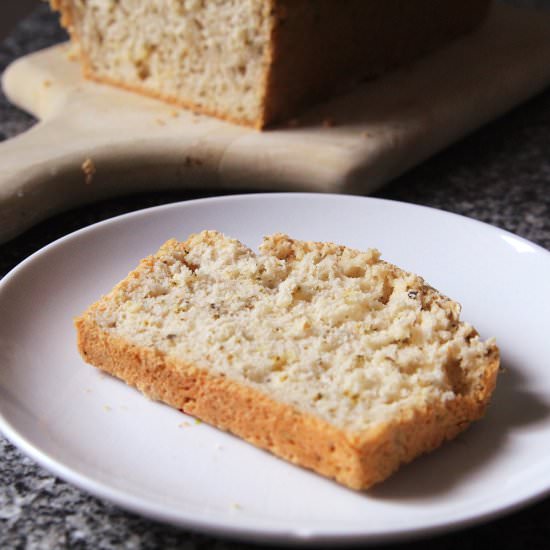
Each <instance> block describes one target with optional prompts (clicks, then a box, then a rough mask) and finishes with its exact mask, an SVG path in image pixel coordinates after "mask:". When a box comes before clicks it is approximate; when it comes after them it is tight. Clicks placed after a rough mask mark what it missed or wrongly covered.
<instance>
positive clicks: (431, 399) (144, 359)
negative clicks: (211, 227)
mask: <svg viewBox="0 0 550 550" xmlns="http://www.w3.org/2000/svg"><path fill="white" fill-rule="evenodd" d="M459 311H460V306H459V305H458V304H457V303H456V302H453V301H451V300H449V299H448V298H446V297H444V296H442V295H441V294H440V293H439V292H437V291H436V290H434V289H433V288H431V287H430V286H428V285H427V284H426V283H425V282H424V280H423V279H421V278H420V277H418V276H416V275H413V274H411V273H407V272H405V271H403V270H401V269H399V268H397V267H396V266H394V265H391V264H389V263H386V262H384V261H382V260H381V259H380V257H379V253H378V252H377V251H376V250H369V251H367V252H359V251H356V250H352V249H349V248H346V247H343V246H337V245H334V244H330V243H314V242H303V241H297V240H293V239H291V238H289V237H287V236H285V235H281V234H277V235H273V236H270V237H267V238H266V239H265V240H264V242H263V244H262V246H261V249H260V253H259V254H256V253H254V252H253V251H252V250H250V249H248V248H247V247H246V246H244V245H243V244H241V243H240V242H238V241H236V240H234V239H230V238H228V237H226V236H224V235H222V234H220V233H217V232H214V231H205V232H202V233H200V234H196V235H192V236H191V237H189V239H188V240H187V241H186V242H183V243H181V242H177V241H175V240H171V241H168V242H167V243H166V244H165V245H163V246H162V247H161V249H160V250H159V251H158V252H157V253H156V254H155V255H154V256H151V257H148V258H146V259H144V260H143V261H142V262H141V263H140V265H139V266H138V267H137V269H136V270H135V271H132V272H131V273H130V274H129V275H128V277H127V278H126V279H124V280H123V281H122V282H121V283H119V284H118V285H117V286H116V287H115V288H114V289H113V290H112V291H111V292H110V293H109V294H107V295H106V296H104V297H103V298H101V299H100V300H99V301H98V302H97V303H95V304H94V305H92V306H91V307H90V308H89V309H88V310H87V311H86V312H85V313H84V314H83V315H82V316H81V317H79V318H78V319H77V320H76V327H77V330H78V345H79V349H80V352H81V354H82V356H83V358H84V359H85V360H86V361H88V362H90V363H92V364H93V365H95V366H97V367H99V368H100V369H103V370H105V371H107V372H109V373H111V374H113V375H115V376H117V377H119V378H121V379H122V380H124V381H125V382H127V383H128V384H130V385H132V386H135V387H137V388H138V389H139V390H140V391H142V392H143V393H145V394H146V395H148V396H149V397H151V398H153V399H155V400H160V401H163V402H165V403H168V404H169V405H171V406H173V407H176V408H178V409H181V410H183V411H184V412H186V413H189V414H191V415H195V416H197V417H198V418H200V419H202V420H204V421H206V422H209V423H211V424H213V425H214V426H217V427H219V428H221V429H223V430H229V431H231V432H233V433H235V434H237V435H239V436H240V437H242V438H244V439H246V440H248V441H250V442H251V443H253V444H255V445H257V446H259V447H262V448H264V449H267V450H269V451H271V452H272V453H274V454H276V455H278V456H280V457H282V458H285V459H287V460H290V461H292V462H294V463H296V464H299V465H301V466H304V467H306V468H311V469H313V470H315V471H317V472H319V473H320V474H323V475H325V476H328V477H331V478H334V479H336V480H337V481H338V482H340V483H343V484H345V485H347V486H349V487H352V488H355V489H364V488H367V487H369V486H371V485H372V484H374V483H376V482H379V481H381V480H383V479H385V478H386V477H388V476H389V475H390V474H391V473H392V472H394V471H395V470H396V469H397V468H398V467H399V465H400V464H402V463H405V462H408V461H410V460H412V459H413V458H414V457H416V456H417V455H419V454H421V453H424V452H426V451H430V450H431V449H434V448H435V447H437V446H438V445H440V444H441V443H442V442H443V441H444V440H446V439H450V438H452V437H454V436H456V435H457V434H458V433H459V432H461V431H462V430H464V429H465V428H466V427H467V426H468V425H469V424H470V423H471V422H472V421H473V420H475V419H477V418H479V417H481V416H482V415H483V413H484V410H485V408H486V406H487V403H488V401H489V398H490V396H491V393H492V391H493V389H494V386H495V380H496V376H497V370H498V365H499V354H498V349H497V347H496V345H495V343H494V341H492V340H490V341H487V342H483V341H481V340H480V338H479V336H478V334H477V333H476V331H475V330H474V328H472V327H471V326H470V325H468V324H466V323H463V322H461V321H460V320H459Z"/></svg>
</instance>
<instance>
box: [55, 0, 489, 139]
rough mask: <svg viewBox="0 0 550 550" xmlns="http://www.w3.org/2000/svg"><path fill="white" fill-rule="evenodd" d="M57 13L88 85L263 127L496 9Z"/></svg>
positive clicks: (241, 5)
mask: <svg viewBox="0 0 550 550" xmlns="http://www.w3.org/2000/svg"><path fill="white" fill-rule="evenodd" d="M50 3H51V5H52V6H53V8H54V9H57V10H59V11H60V12H61V14H62V19H61V22H62V24H63V25H64V26H65V27H66V28H67V29H68V30H69V31H70V33H71V36H72V39H73V41H74V42H75V43H76V44H77V45H78V46H79V47H80V52H81V57H82V61H83V66H84V72H85V75H86V76H88V77H90V78H93V79H96V80H99V81H102V82H106V83H111V84H116V85H118V86H122V87H124V88H128V89H131V90H135V91H139V92H142V93H145V94H149V95H153V96H156V97H159V98H162V99H165V100H168V101H170V102H173V103H177V104H180V105H183V106H184V107H189V108H191V109H194V110H196V111H198V112H201V113H206V114H211V115H215V116H218V117H221V118H224V119H227V120H231V121H234V122H237V123H240V124H244V125H247V126H253V127H256V128H263V127H265V126H266V125H267V124H270V123H272V122H275V121H280V120H282V119H285V118H288V117H290V116H293V115H294V114H296V112H297V111H298V110H300V109H301V108H303V107H304V106H309V105H310V104H311V102H312V101H315V100H318V99H322V98H325V97H328V96H330V95H332V94H334V93H335V92H338V91H341V90H343V89H346V88H348V87H349V86H350V85H351V84H352V83H354V82H357V81H358V80H361V79H364V78H367V77H372V76H375V75H378V74H380V73H382V72H383V71H385V70H387V69H389V68H391V67H393V66H395V65H397V64H400V63H404V62H407V61H410V60H412V59H414V58H415V57H418V56H419V55H422V54H424V53H426V52H428V51H430V50H433V49H434V48H437V47H438V46H440V45H442V44H444V43H446V42H448V41H450V40H452V39H453V38H455V37H456V36H459V35H461V34H464V33H466V32H468V31H470V30H472V29H473V28H475V27H476V26H477V25H479V24H480V23H481V21H482V20H483V18H484V17H485V15H486V13H487V9H488V6H489V4H490V0H446V1H444V2H441V1H440V0H414V1H411V0H392V1H391V2H388V1H385V2H384V1H380V0H208V1H205V0H150V1H147V2H144V1H142V0H120V1H115V0H50ZM451 70H452V69H451ZM455 70H460V67H456V68H455ZM427 89H429V86H427Z"/></svg>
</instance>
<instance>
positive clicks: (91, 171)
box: [81, 158, 97, 185]
mask: <svg viewBox="0 0 550 550" xmlns="http://www.w3.org/2000/svg"><path fill="white" fill-rule="evenodd" d="M81 169H82V172H84V183H85V184H86V185H90V184H91V183H92V182H93V179H94V176H95V174H96V172H97V170H96V167H95V164H94V161H93V160H92V159H91V158H87V159H86V160H85V161H84V162H83V163H82V165H81Z"/></svg>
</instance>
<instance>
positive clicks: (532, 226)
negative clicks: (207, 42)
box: [0, 0, 550, 550]
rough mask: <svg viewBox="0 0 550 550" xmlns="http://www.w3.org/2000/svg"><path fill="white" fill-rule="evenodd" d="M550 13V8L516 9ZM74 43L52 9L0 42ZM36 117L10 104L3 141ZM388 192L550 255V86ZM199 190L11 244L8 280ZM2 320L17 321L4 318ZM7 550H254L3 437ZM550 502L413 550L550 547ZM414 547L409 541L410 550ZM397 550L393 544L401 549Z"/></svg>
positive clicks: (66, 220)
mask: <svg viewBox="0 0 550 550" xmlns="http://www.w3.org/2000/svg"><path fill="white" fill-rule="evenodd" d="M514 3H515V4H529V5H537V6H545V7H548V8H550V1H548V0H545V1H531V2H529V1H515V2H514ZM62 39H64V34H63V32H62V31H60V30H59V29H58V27H57V24H56V19H55V17H54V16H52V15H51V14H49V13H48V10H47V9H46V8H45V7H43V8H40V9H39V10H37V12H35V13H34V14H33V15H32V16H31V17H30V18H28V19H26V20H25V21H24V22H22V23H21V24H20V25H19V26H18V28H17V29H16V30H15V32H14V33H13V34H12V35H11V36H10V37H9V38H8V39H7V40H6V41H5V42H4V43H2V44H1V45H0V71H2V70H3V69H4V68H5V67H6V65H7V64H8V63H9V62H10V61H12V60H13V59H15V58H17V57H19V56H21V55H23V54H25V53H28V52H30V51H33V50H36V49H39V48H42V47H45V46H48V45H50V44H53V43H55V42H58V41H60V40H62ZM32 123H33V119H32V118H31V117H29V116H28V115H26V114H24V113H22V112H20V111H18V110H17V109H15V108H13V107H11V106H10V105H9V104H8V103H7V101H6V100H5V98H4V97H3V96H0V139H5V138H8V137H11V136H14V135H16V134H18V133H19V132H21V131H23V130H25V129H26V128H28V127H30V125H32ZM377 195H378V196H380V197H384V198H390V199H395V200H401V201H406V202H411V203H416V204H423V205H428V206H433V207H436V208H441V209H444V210H447V211H452V212H456V213H459V214H462V215H465V216H469V217H472V218H476V219H478V220H482V221H484V222H487V223H490V224H493V225H496V226H498V227H502V228H504V229H507V230H509V231H512V232H514V233H517V234H518V235H521V236H523V237H526V238H527V239H530V240H532V241H534V242H536V243H538V244H539V245H541V246H543V247H545V248H546V249H548V250H550V90H549V91H546V92H545V93H543V94H541V95H539V96H538V97H536V98H534V99H532V100H531V101H530V102H528V103H526V104H525V105H522V106H520V107H518V108H517V109H515V110H514V111H512V112H511V113H509V114H508V115H506V116H504V117H502V118H501V119H499V120H497V121H495V122H493V123H492V124H490V125H488V126H486V127H484V128H482V129H481V130H479V131H478V132H476V133H475V134H473V135H471V136H469V137H468V138H467V139H465V140H463V141H461V142H460V143H457V144H456V145H454V146H453V147H451V148H449V149H447V150H446V151H444V152H443V153H441V154H439V155H438V156H436V157H435V158H432V159H431V160H430V161H428V162H426V163H424V164H423V165H421V166H419V167H418V168H416V169H414V170H412V171H411V172H409V173H408V174H406V175H405V176H403V177H401V178H399V179H398V180H396V181H394V182H392V183H390V184H389V185H387V186H386V187H384V188H383V189H382V190H381V191H379V192H378V193H377ZM198 196H201V195H200V194H198V193H185V192H180V193H149V194H142V195H136V196H132V197H126V198H121V199H117V200H110V201H105V202H102V203H98V204H94V205H90V206H86V207H83V208H79V209H76V210H72V211H70V212H66V213H64V214H61V215H58V216H56V217H54V218H52V219H50V220H48V221H46V222H43V223H41V224H40V225H39V226H36V227H34V228H33V229H31V230H29V231H28V232H26V233H25V234H24V235H21V236H20V237H18V238H16V239H14V240H13V241H11V242H9V243H7V244H5V245H3V246H0V276H2V275H4V274H5V273H7V272H8V271H9V270H10V269H11V268H13V267H14V266H15V265H17V264H18V263H19V262H20V261H22V260H23V259H24V258H26V257H27V256H28V255H30V254H32V253H33V252H35V251H36V250H38V249H39V248H41V247H42V246H44V245H46V244H47V243H49V242H51V241H53V240H55V239H56V238H58V237H60V236H62V235H65V234H67V233H69V232H71V231H73V230H76V229H78V228H80V227H84V226H86V225H88V224H91V223H95V222H96V221H99V220H102V219H105V218H108V217H111V216H114V215H118V214H122V213H124V212H128V211H131V210H135V209H137V208H145V207H148V206H153V205H157V204H162V203H166V202H172V201H178V200H186V199H189V198H196V197H198ZM0 322H6V320H5V319H2V318H1V317H0ZM0 456H1V461H0V548H6V549H12V548H13V549H18V548H22V549H23V548H25V549H57V548H77V549H80V548H94V549H95V548H101V549H115V548H117V549H118V548H127V549H142V548H143V549H145V548H162V549H172V548H181V549H188V550H195V549H210V548H212V549H213V548H216V549H221V550H224V549H227V550H229V549H232V550H233V549H236V548H245V547H246V545H243V544H238V543H233V542H229V541H224V540H220V539H216V538H213V537H209V536H207V535H198V534H191V533H188V532H185V531H182V530H178V529H174V528H171V527H167V526H164V525H161V524H159V523H155V522H152V521H148V520H146V519H143V518H140V517H138V516H136V515H133V514H130V513H126V512H124V511H122V510H120V509H119V508H117V507H115V506H113V505H111V504H109V503H107V502H103V501H101V500H98V499H96V498H93V497H90V496H88V495H87V494H85V493H83V492H81V491H79V490H78V489H76V488H74V487H72V486H71V485H69V484H67V483H65V482H63V481H61V480H59V479H57V478H55V477H53V476H51V475H50V474H49V473H48V472H46V471H45V470H43V469H42V468H40V467H39V466H37V465H36V464H35V463H34V462H33V461H32V460H30V459H28V458H26V457H25V456H24V455H23V454H22V453H21V452H20V451H18V450H17V449H15V448H14V447H13V446H12V445H11V444H10V443H8V442H7V441H6V440H5V439H3V438H1V437H0ZM549 541H550V498H547V499H545V500H543V501H541V502H539V503H537V504H534V505H531V506H529V507H527V508H526V509H524V510H522V511H520V512H516V513H514V514H512V515H510V516H508V517H506V518H503V519H499V520H496V521H492V522H489V523H487V524H485V525H482V526H479V527H475V528H470V529H466V530H463V531H460V532H457V533H453V534H448V535H444V536H440V537H437V538H432V539H429V540H426V541H421V542H415V543H411V544H408V545H406V547H407V548H411V549H421V548H422V549H432V548H448V549H459V548H460V549H461V550H469V549H476V548H480V549H481V548H484V549H485V548H487V547H488V546H492V547H494V548H508V549H512V548H514V549H516V548H529V549H541V550H542V549H547V548H549V547H550V546H549V545H550V542H549ZM402 547H405V545H397V546H395V548H402ZM390 548H393V546H392V547H390Z"/></svg>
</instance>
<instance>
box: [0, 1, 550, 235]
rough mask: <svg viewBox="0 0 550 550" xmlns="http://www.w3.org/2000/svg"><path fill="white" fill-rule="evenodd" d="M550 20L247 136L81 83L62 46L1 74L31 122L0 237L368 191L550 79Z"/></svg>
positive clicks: (3, 177)
mask: <svg viewBox="0 0 550 550" xmlns="http://www.w3.org/2000/svg"><path fill="white" fill-rule="evenodd" d="M549 60H550V17H549V16H548V15H547V14H544V13H541V12H535V11H531V10H525V9H521V10H519V9H515V8H510V7H505V6H497V7H495V9H494V10H493V12H492V14H491V16H490V18H489V20H488V22H487V24H486V25H485V26H484V27H483V28H482V29H480V30H479V31H478V32H476V33H475V34H472V35H470V36H468V37H465V38H463V39H461V40H458V41H456V42H455V43H453V44H451V45H450V46H449V47H447V48H445V49H444V50H441V51H439V52H437V53H435V54H432V55H430V56H429V57H426V58H424V59H422V60H420V61H418V62H416V63H414V64H412V65H410V66H407V67H403V68H401V69H399V70H397V71H395V72H392V73H390V74H388V75H386V76H384V77H382V78H379V79H377V80H373V81H370V82H367V83H365V84H364V85H362V86H360V87H358V88H356V89H355V90H354V91H353V92H351V93H349V94H347V95H343V96H340V97H338V98H336V99H334V100H332V101H329V102H327V103H324V104H323V105H320V106H318V107H316V108H315V109H313V110H311V111H310V112H308V113H306V114H305V115H304V116H303V117H302V118H301V119H300V120H299V121H297V124H295V125H289V126H287V127H284V128H283V127H281V128H279V129H274V130H270V131H266V132H257V131H255V130H248V129H245V128H241V127H239V126H234V125H231V124H228V123H224V122H221V121H218V120H215V119H212V118H209V117H204V116H198V115H195V114H193V113H190V112H187V111H183V110H179V109H174V108H173V107H171V106H169V105H166V104H164V103H162V102H159V101H156V100H152V99H148V98H145V97H141V96H139V95H136V94H133V93H129V92H125V91H121V90H118V89H115V88H111V87H108V86H103V85H99V84H95V83H93V82H88V81H85V80H83V79H82V77H81V74H80V68H79V65H78V63H77V62H75V61H74V60H73V61H71V60H70V55H69V46H68V45H66V44H64V45H60V46H55V47H53V48H49V49H47V50H43V51H41V52H38V53H35V54H32V55H29V56H27V57H24V58H21V59H19V60H17V61H16V62H15V63H13V64H12V65H11V66H10V67H9V68H8V69H7V70H6V72H5V73H4V75H3V82H2V84H3V87H4V91H5V93H6V95H7V96H8V98H9V99H10V100H11V101H12V102H13V103H14V104H15V105H17V106H19V107H21V108H22V109H24V110H26V111H29V112H30V113H32V114H34V115H35V116H36V117H37V118H38V119H39V120H40V122H39V123H38V124H36V125H35V126H34V127H33V128H32V129H31V130H29V131H28V132H26V133H24V134H22V135H20V136H18V137H15V138H13V139H11V140H9V141H6V142H4V143H2V144H0V242H2V241H6V240H8V239H10V238H12V237H14V236H16V235H17V234H19V233H20V232H22V231H24V230H25V229H27V228H29V227H30V226H31V225H33V224H34V223H36V222H38V221H40V220H42V219H44V218H46V217H48V216H50V215H52V214H54V213H56V212H59V211H61V210H64V209H67V208H69V207H72V206H75V205H78V204H82V203H85V202H90V201H95V200H98V199H103V198H106V197H110V196H115V195H121V194H124V193H130V192H136V191H152V190H161V189H175V188H179V189H185V188H193V187H205V186H210V187H215V188H219V189H223V188H231V189H236V188H237V189H238V188H254V189H265V190H268V189H269V190H272V189H277V190H302V191H303V190H311V191H323V192H337V193H342V192H343V193H351V192H360V193H368V192H370V191H372V190H374V189H376V188H377V187H379V186H380V185H381V184H383V183H384V182H386V181H388V180H390V179H391V178H394V177H395V176H397V175H399V174H401V173H402V172H404V171H405V170H407V169H408V168H410V167H412V166H413V165H415V164H417V163H419V162H421V161H422V160H424V159H426V158H427V157H429V156H430V155H433V154H434V153H435V152H437V151H438V150H440V149H442V148H444V147H445V146H447V145H449V144H450V143H452V142H453V141H455V140H457V139H458V138H460V137H462V136H464V135H465V134H467V133H468V132H471V131H472V130H474V129H475V128H477V127H479V126H480V125H482V124H484V123H485V122H487V121H489V120H491V119H493V118H495V117H497V116H498V115H500V114H502V113H504V112H505V111H507V110H509V109H510V108H511V107H513V106H514V105H516V104H518V103H519V102H521V101H524V100H526V99H527V98H529V97H530V96H532V95H534V94H536V93H537V92H539V91H541V90H542V89H543V88H544V87H546V86H547V85H548V84H549V83H550V61H549Z"/></svg>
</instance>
